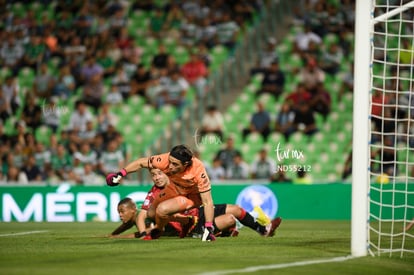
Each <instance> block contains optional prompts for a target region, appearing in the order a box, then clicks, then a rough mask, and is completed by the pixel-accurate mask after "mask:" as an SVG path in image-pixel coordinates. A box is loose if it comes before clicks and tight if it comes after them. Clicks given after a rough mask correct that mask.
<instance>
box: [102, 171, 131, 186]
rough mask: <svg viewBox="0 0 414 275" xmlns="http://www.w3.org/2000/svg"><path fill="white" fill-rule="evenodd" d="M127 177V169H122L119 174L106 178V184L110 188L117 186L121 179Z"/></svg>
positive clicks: (112, 174)
mask: <svg viewBox="0 0 414 275" xmlns="http://www.w3.org/2000/svg"><path fill="white" fill-rule="evenodd" d="M126 175H127V171H126V170H125V169H121V171H119V172H118V173H116V174H115V173H109V174H108V175H107V176H106V184H108V185H109V186H117V185H118V184H119V182H120V181H121V179H122V178H123V177H125V176H126Z"/></svg>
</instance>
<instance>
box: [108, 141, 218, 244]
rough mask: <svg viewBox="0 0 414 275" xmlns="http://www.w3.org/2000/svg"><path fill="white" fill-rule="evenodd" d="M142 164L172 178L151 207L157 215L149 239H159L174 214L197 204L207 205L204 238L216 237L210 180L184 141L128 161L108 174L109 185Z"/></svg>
mask: <svg viewBox="0 0 414 275" xmlns="http://www.w3.org/2000/svg"><path fill="white" fill-rule="evenodd" d="M142 168H158V169H160V170H161V171H162V172H164V173H165V174H166V175H167V176H168V178H169V179H170V182H171V183H172V184H169V185H168V186H167V187H166V188H165V189H163V191H162V192H161V193H160V194H159V197H158V198H156V199H155V200H154V202H153V203H152V205H151V208H150V209H149V210H148V213H147V214H148V216H149V217H150V218H154V219H155V228H154V229H153V230H152V231H151V233H150V234H149V235H148V236H146V239H157V238H159V237H160V236H161V235H162V232H163V231H164V227H165V226H166V225H167V224H168V222H169V221H170V220H171V218H172V217H173V215H174V214H176V213H181V212H184V211H185V210H189V209H191V208H194V207H199V206H201V205H203V206H204V212H205V223H204V232H203V235H202V238H201V240H202V241H214V240H215V236H214V234H213V231H214V228H213V218H214V208H213V199H212V196H211V184H210V180H209V178H208V175H207V173H206V170H205V167H204V165H203V163H202V162H201V161H200V160H199V159H197V158H195V157H194V156H193V153H192V152H191V150H190V149H188V148H187V147H186V146H185V145H177V146H175V147H173V148H172V149H171V151H170V152H169V153H164V154H160V155H154V156H151V157H143V158H139V159H137V160H135V161H133V162H131V163H129V164H128V165H127V166H126V167H125V168H123V169H121V171H119V172H118V173H110V174H108V175H107V176H106V182H107V184H108V185H109V186H116V185H118V184H119V183H120V181H121V179H122V178H123V177H125V176H126V175H127V174H128V173H132V172H135V171H138V170H139V169H142Z"/></svg>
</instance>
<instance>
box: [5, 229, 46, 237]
mask: <svg viewBox="0 0 414 275" xmlns="http://www.w3.org/2000/svg"><path fill="white" fill-rule="evenodd" d="M48 231H49V230H37V231H26V232H17V233H10V234H1V235H0V237H10V236H22V235H30V234H39V233H44V232H48Z"/></svg>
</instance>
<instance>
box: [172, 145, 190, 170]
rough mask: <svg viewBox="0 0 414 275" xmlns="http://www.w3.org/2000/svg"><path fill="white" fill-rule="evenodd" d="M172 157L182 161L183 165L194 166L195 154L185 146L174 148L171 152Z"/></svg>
mask: <svg viewBox="0 0 414 275" xmlns="http://www.w3.org/2000/svg"><path fill="white" fill-rule="evenodd" d="M170 156H172V157H174V158H176V159H178V160H179V161H181V163H182V164H183V165H186V166H190V165H192V164H193V161H192V159H193V152H192V151H191V150H190V149H189V148H188V147H187V146H185V145H184V144H180V145H177V146H174V147H173V148H172V149H171V151H170Z"/></svg>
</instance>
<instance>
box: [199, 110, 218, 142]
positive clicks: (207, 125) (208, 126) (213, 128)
mask: <svg viewBox="0 0 414 275" xmlns="http://www.w3.org/2000/svg"><path fill="white" fill-rule="evenodd" d="M207 134H214V135H216V136H217V137H218V138H219V139H220V140H223V135H224V119H223V115H222V114H221V113H220V111H219V110H217V107H216V106H214V105H211V106H208V107H207V112H206V113H205V114H204V117H203V121H202V122H201V131H200V135H201V137H203V136H205V135H207Z"/></svg>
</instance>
